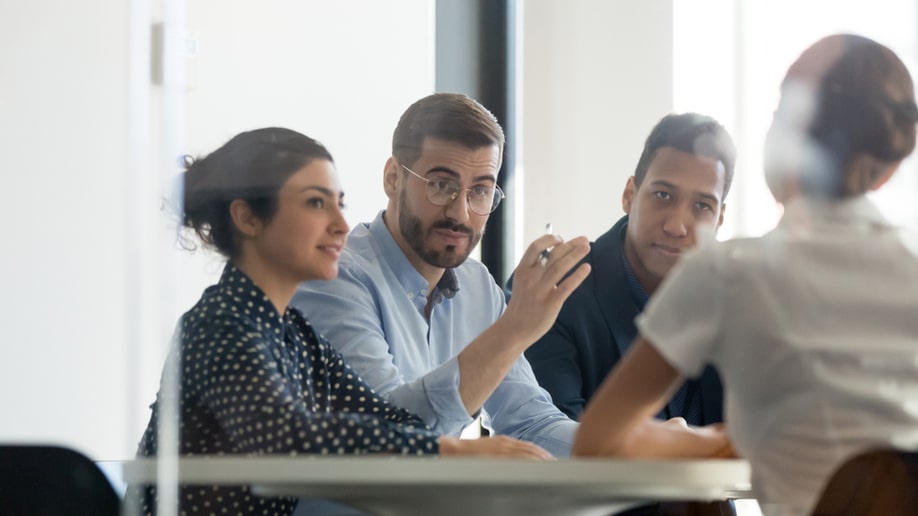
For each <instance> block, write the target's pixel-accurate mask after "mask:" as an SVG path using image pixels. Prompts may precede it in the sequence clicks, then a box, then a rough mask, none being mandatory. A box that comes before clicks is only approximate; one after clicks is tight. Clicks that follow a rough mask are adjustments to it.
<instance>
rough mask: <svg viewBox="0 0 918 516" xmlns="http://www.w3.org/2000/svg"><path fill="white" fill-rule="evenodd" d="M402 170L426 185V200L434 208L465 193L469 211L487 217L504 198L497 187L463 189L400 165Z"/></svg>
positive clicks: (439, 178)
mask: <svg viewBox="0 0 918 516" xmlns="http://www.w3.org/2000/svg"><path fill="white" fill-rule="evenodd" d="M402 168H403V169H405V170H407V171H408V172H410V173H411V175H413V176H414V177H416V178H418V179H420V180H421V181H424V182H425V183H427V188H426V189H425V191H426V192H427V200H428V201H430V204H433V205H434V206H446V205H447V204H450V203H451V202H453V201H455V200H456V198H457V197H459V194H460V193H462V192H463V191H465V192H466V199H467V200H468V203H469V210H471V211H472V213H474V214H476V215H489V214H491V213H493V212H494V210H496V209H497V206H498V205H500V201H501V199H503V198H504V197H505V195H504V192H503V191H502V190H501V189H500V187H499V186H497V185H494V186H487V185H475V186H473V187H471V188H463V187H462V185H460V184H459V183H458V182H456V181H455V180H454V179H451V178H447V177H435V178H434V179H427V178H426V177H424V176H421V175H420V174H418V173H417V172H415V171H414V170H411V169H410V168H408V167H406V166H405V165H402Z"/></svg>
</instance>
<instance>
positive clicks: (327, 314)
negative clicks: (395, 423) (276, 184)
mask: <svg viewBox="0 0 918 516" xmlns="http://www.w3.org/2000/svg"><path fill="white" fill-rule="evenodd" d="M382 214H383V212H380V213H379V214H378V215H377V216H376V218H375V219H374V220H373V222H371V223H369V224H367V223H363V224H359V225H358V226H357V227H355V228H354V230H353V231H352V232H351V234H350V235H349V236H348V242H347V246H346V247H345V249H344V251H343V252H342V254H341V259H340V261H339V274H338V279H335V280H330V281H310V282H307V283H303V284H302V285H301V286H300V288H299V290H298V291H297V294H296V296H294V299H293V305H294V306H296V307H297V308H299V309H300V310H302V311H303V313H304V314H306V317H308V318H309V320H310V321H312V323H313V326H314V327H315V328H317V329H318V330H319V331H320V332H321V333H322V334H323V335H324V336H325V337H326V338H327V339H328V340H329V341H330V342H331V344H332V345H333V346H334V347H335V348H337V349H338V351H339V352H341V354H342V355H344V357H345V360H346V361H347V363H348V364H349V365H350V366H351V367H352V368H354V369H356V370H357V372H358V373H359V374H360V376H361V377H362V378H363V379H364V380H365V381H366V382H367V383H369V384H370V385H371V386H372V387H373V388H374V389H376V391H377V392H379V393H381V394H382V395H383V396H385V397H386V398H387V399H388V400H389V401H390V402H391V403H393V404H395V405H397V406H400V407H404V408H406V409H408V410H410V411H411V412H414V413H415V414H417V415H419V416H421V418H422V419H423V420H424V422H425V423H427V424H428V425H429V426H430V427H431V428H433V429H434V430H435V431H437V432H439V433H442V434H448V435H458V434H459V432H461V430H462V429H463V428H464V427H465V426H466V425H468V424H469V423H471V422H472V421H473V420H474V418H473V416H470V415H469V414H468V412H466V410H465V406H464V405H463V404H462V399H461V398H460V396H459V363H458V358H457V356H458V354H459V352H460V351H462V349H463V348H465V346H467V345H468V344H469V343H470V342H471V341H472V340H474V339H475V338H476V337H478V335H480V334H481V333H482V332H483V331H484V330H485V329H487V328H488V327H489V326H491V324H493V323H494V321H496V320H497V318H498V317H500V315H501V314H502V313H503V311H504V308H505V306H506V304H505V301H504V295H503V292H502V291H501V289H500V287H498V286H497V284H496V283H495V282H494V280H493V278H492V277H491V275H490V274H489V273H488V270H487V268H485V266H484V265H483V264H482V263H481V262H479V261H477V260H473V259H471V258H470V259H468V260H466V261H465V262H464V263H463V264H462V265H460V266H459V267H456V268H454V269H448V270H447V272H446V274H445V275H444V279H443V280H442V281H441V282H440V285H438V287H437V288H438V290H440V292H438V293H435V296H434V297H435V299H437V302H436V303H435V305H434V306H433V308H432V310H431V313H430V322H429V323H428V321H427V319H426V318H425V317H424V309H425V307H426V305H427V297H428V294H429V292H428V286H427V280H425V279H424V277H423V276H421V274H420V273H419V272H418V271H417V270H416V269H415V268H414V266H412V265H411V263H410V262H409V261H408V258H407V257H406V256H405V254H404V253H403V252H402V250H401V248H399V246H398V244H397V243H396V242H395V239H393V238H392V235H391V234H390V233H389V230H388V228H386V225H385V222H384V221H383V218H382ZM453 275H454V276H453ZM453 280H455V281H454V282H453ZM456 287H458V288H456ZM450 296H451V297H450ZM476 415H477V414H476ZM482 416H483V421H484V424H485V426H487V427H488V428H491V429H492V430H493V431H494V432H495V433H496V434H499V435H508V436H511V437H516V438H518V439H522V440H525V441H530V442H533V443H535V444H538V445H539V446H542V447H543V448H545V449H546V450H548V451H549V452H550V453H552V454H553V455H555V456H557V457H567V456H568V455H569V454H570V448H571V444H572V443H573V440H574V434H575V432H576V430H577V423H576V422H574V421H572V420H570V419H569V418H568V417H567V416H565V415H564V414H563V413H562V412H561V411H559V410H558V409H557V408H556V407H555V406H554V404H552V402H551V397H550V396H549V394H548V393H547V392H546V391H545V390H544V389H542V388H541V387H539V384H538V382H537V381H536V379H535V375H533V373H532V368H531V367H530V366H529V363H528V362H527V361H526V359H525V358H523V357H522V356H521V357H520V358H519V359H517V361H516V362H515V363H514V364H513V367H512V368H511V369H510V372H509V373H507V376H506V377H504V379H503V381H501V383H500V385H499V386H498V387H497V389H496V390H495V391H494V393H492V394H491V396H490V398H488V400H487V401H486V402H485V404H484V410H483V414H482Z"/></svg>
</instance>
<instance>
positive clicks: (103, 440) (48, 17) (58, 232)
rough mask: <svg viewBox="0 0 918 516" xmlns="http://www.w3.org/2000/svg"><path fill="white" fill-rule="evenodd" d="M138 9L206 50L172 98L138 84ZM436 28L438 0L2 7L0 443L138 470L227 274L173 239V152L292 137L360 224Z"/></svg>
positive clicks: (15, 1)
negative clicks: (200, 314)
mask: <svg viewBox="0 0 918 516" xmlns="http://www.w3.org/2000/svg"><path fill="white" fill-rule="evenodd" d="M176 5H177V6H179V10H180V11H181V12H179V13H178V14H179V15H178V16H176V14H175V10H174V7H175V6H176ZM131 6H133V8H134V10H135V11H130V10H129V8H131ZM169 6H171V8H172V9H173V10H172V11H171V14H170V7H169ZM137 9H140V10H141V11H142V12H141V14H140V16H141V23H140V24H139V26H140V27H141V28H142V30H148V28H149V25H151V24H152V23H153V22H154V21H159V20H161V19H162V18H163V17H164V16H165V17H170V16H171V17H172V18H175V17H178V18H181V17H185V18H186V19H187V26H188V28H189V29H191V30H192V31H193V32H194V33H195V34H196V36H197V41H198V44H199V52H198V59H197V61H196V63H194V64H191V65H190V67H189V70H190V71H191V73H190V74H189V76H190V77H191V78H192V80H191V84H190V88H189V90H188V91H187V93H184V94H181V95H180V96H179V97H178V98H176V97H170V96H169V95H164V92H163V89H162V87H160V86H152V85H150V84H148V83H144V84H137V83H136V78H137V77H145V78H146V79H149V77H147V76H144V71H145V70H147V69H148V67H149V55H147V54H143V55H140V56H139V57H138V56H130V55H129V49H130V48H134V47H136V46H137V45H138V41H139V42H141V43H142V42H145V41H148V40H147V39H145V37H146V34H143V35H142V37H140V38H139V39H136V38H135V39H131V33H130V27H131V23H130V20H131V18H130V16H129V15H130V14H131V12H136V10H137ZM145 15H146V18H148V22H144V20H143V17H144V16H145ZM172 18H170V19H172ZM134 19H136V17H135V18H134ZM432 20H433V2H432V0H389V1H378V0H343V1H335V2H327V1H321V0H311V1H300V0H266V1H261V2H250V1H245V0H195V1H193V2H188V3H187V8H186V6H185V5H184V3H183V2H171V3H169V4H167V6H166V7H164V6H163V4H162V3H161V2H160V3H150V2H143V1H135V2H133V3H129V2H125V1H123V0H96V1H93V2H71V1H69V0H43V1H41V2H29V1H25V0H7V1H4V2H0V113H2V116H0V156H3V164H2V170H3V179H4V187H5V192H6V196H5V199H4V202H3V203H0V206H2V207H0V210H2V215H3V220H5V221H7V224H6V235H7V244H6V245H5V246H4V251H3V253H0V256H2V258H0V260H2V262H0V264H2V266H0V284H2V285H3V290H2V294H0V328H2V329H3V339H2V342H3V344H2V346H3V352H4V353H3V354H4V359H3V360H0V412H2V413H3V417H2V423H0V442H2V441H44V442H54V443H62V444H66V445H70V446H74V447H76V448H78V449H81V450H83V451H84V452H86V453H88V454H89V455H90V456H92V457H93V458H96V459H113V458H121V457H126V456H128V455H131V454H133V452H134V450H135V448H136V443H137V441H138V440H139V438H140V434H141V432H142V429H143V426H144V425H145V423H146V420H147V418H148V417H149V410H148V409H147V405H149V403H150V402H152V401H153V399H154V395H155V393H156V389H157V385H158V377H159V373H160V370H161V367H162V360H163V356H164V353H165V349H166V346H167V340H168V335H169V333H170V332H171V327H172V325H173V324H174V321H175V319H176V318H177V317H178V316H179V315H180V313H181V312H182V311H184V310H186V309H187V308H188V307H189V306H190V305H191V304H192V303H193V302H194V301H195V300H196V299H197V297H198V296H199V295H200V291H201V289H202V288H203V286H204V285H206V284H209V283H210V282H212V281H213V279H214V277H215V275H216V274H217V273H219V270H220V263H219V260H217V259H215V258H213V257H212V256H210V257H209V256H207V255H203V254H201V253H200V252H199V253H198V254H197V255H194V256H189V255H187V253H184V252H183V251H179V250H177V249H175V248H174V246H173V245H172V244H171V242H169V241H168V239H167V238H166V237H167V236H168V235H170V231H171V230H173V229H174V225H173V222H174V221H173V220H172V219H170V218H169V217H167V216H166V215H165V214H164V213H162V212H161V211H160V204H161V200H162V196H163V193H162V191H160V190H159V185H160V184H161V183H165V182H167V181H168V180H169V178H170V177H171V176H172V175H173V174H175V173H176V172H177V169H176V167H175V166H174V163H175V156H174V155H173V152H172V150H175V149H173V148H172V147H173V145H170V141H172V140H174V139H176V138H178V140H179V141H178V144H177V145H175V147H180V149H179V150H180V151H181V152H187V153H190V154H201V153H206V152H209V151H211V150H213V149H214V148H216V146H218V145H220V144H222V143H223V142H225V141H226V140H227V139H229V138H230V137H231V136H232V135H233V134H235V133H237V132H239V131H242V130H246V129H252V128H255V127H259V126H266V125H284V126H289V127H291V128H293V129H297V130H300V131H302V132H304V133H306V134H309V135H310V136H314V137H316V138H318V139H319V140H321V141H322V142H323V143H325V144H326V145H327V146H328V147H329V149H330V150H331V152H332V154H333V155H334V156H335V157H336V160H337V165H338V170H339V173H340V175H341V179H342V183H343V186H344V188H345V191H346V192H347V195H346V200H347V203H348V204H349V205H350V208H349V210H348V214H347V217H348V220H349V221H350V222H351V223H356V222H357V221H360V220H366V219H369V218H371V217H372V216H373V215H374V214H375V212H376V211H377V210H378V209H380V208H381V207H383V206H384V197H383V194H382V188H381V180H382V174H381V171H382V166H383V163H384V161H385V159H386V158H387V157H388V154H389V150H388V149H389V144H390V141H391V134H392V130H393V128H394V126H395V123H396V121H397V119H398V116H399V115H400V114H401V112H402V111H403V110H404V109H405V108H406V107H407V106H408V104H410V103H411V102H412V101H414V100H415V99H417V98H419V97H421V96H423V95H426V94H427V93H430V92H431V91H432V88H433V81H434V79H433V77H434V70H433V62H432V56H433V32H432V25H431V23H432ZM132 45H133V47H132ZM140 46H141V47H142V44H141V45H140ZM138 59H139V60H140V61H142V62H141V63H140V64H139V66H138ZM173 59H175V57H173ZM132 80H133V81H135V82H131V81H132ZM129 99H130V100H129ZM138 135H139V136H141V140H142V141H139V142H138V141H134V140H131V141H129V139H130V138H132V137H134V138H136V137H137V136H138ZM128 148H130V149H131V151H132V153H137V154H136V155H133V154H132V155H131V156H129V155H128V153H127V149H128ZM163 149H170V151H169V152H168V153H167V154H165V155H164V154H162V151H163ZM137 156H141V158H139V159H138V157H137ZM137 189H140V190H141V191H140V192H138V191H137ZM171 286H177V287H178V288H177V289H176V290H174V291H173V290H172V289H171Z"/></svg>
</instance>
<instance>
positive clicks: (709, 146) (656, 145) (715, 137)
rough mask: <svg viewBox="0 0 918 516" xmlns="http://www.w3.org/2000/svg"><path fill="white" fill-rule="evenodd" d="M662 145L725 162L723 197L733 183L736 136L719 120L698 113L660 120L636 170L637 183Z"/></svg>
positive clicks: (670, 116) (675, 115)
mask: <svg viewBox="0 0 918 516" xmlns="http://www.w3.org/2000/svg"><path fill="white" fill-rule="evenodd" d="M662 147H671V148H673V149H676V150H679V151H682V152H687V153H689V154H694V155H695V156H707V157H709V158H714V159H716V160H718V161H720V162H721V163H723V165H724V199H726V198H727V192H729V191H730V183H732V182H733V168H734V166H735V164H736V147H735V146H734V145H733V139H732V138H731V137H730V135H729V134H728V133H727V130H726V129H724V127H723V126H722V125H720V123H719V122H718V121H717V120H714V119H713V118H711V117H709V116H706V115H700V114H698V113H682V114H672V115H666V116H664V117H663V119H661V120H660V121H659V122H657V125H656V126H654V128H653V130H651V131H650V135H649V136H648V137H647V141H646V142H645V143H644V152H642V153H641V159H639V160H638V164H637V168H635V170H634V184H635V186H637V187H640V186H641V182H642V181H643V180H644V176H645V175H647V169H648V168H649V167H650V162H651V161H653V158H654V156H655V155H656V153H657V150H658V149H660V148H662Z"/></svg>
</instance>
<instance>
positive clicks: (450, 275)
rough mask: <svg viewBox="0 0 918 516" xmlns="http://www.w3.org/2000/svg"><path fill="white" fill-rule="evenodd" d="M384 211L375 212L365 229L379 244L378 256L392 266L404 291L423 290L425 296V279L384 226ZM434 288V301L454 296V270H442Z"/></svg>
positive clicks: (455, 284) (457, 280)
mask: <svg viewBox="0 0 918 516" xmlns="http://www.w3.org/2000/svg"><path fill="white" fill-rule="evenodd" d="M385 213H386V212H385V210H383V211H380V212H379V213H377V214H376V218H374V219H373V221H372V222H370V224H369V225H368V227H367V230H368V231H369V232H370V234H371V235H373V238H374V239H375V240H376V242H378V244H379V249H380V251H381V252H382V256H380V258H381V259H383V260H385V261H386V262H387V263H388V264H389V267H391V268H392V271H393V272H394V273H395V275H396V277H398V281H399V283H401V285H402V287H404V288H405V290H406V291H408V292H416V293H422V292H423V295H424V296H426V295H427V280H426V279H425V278H424V276H422V275H421V273H420V272H418V270H417V269H415V268H414V265H412V264H411V262H410V261H408V257H407V256H405V253H404V251H402V248H401V247H399V246H398V242H396V241H395V238H394V237H393V236H392V233H390V232H389V228H388V227H386V222H385V219H384V218H383V216H384V215H385ZM436 288H437V292H435V294H434V297H433V298H432V299H433V301H434V302H437V301H439V300H440V299H442V298H446V299H450V298H452V297H453V296H455V295H456V293H457V292H459V279H458V277H457V276H456V271H454V270H453V269H446V270H445V271H444V272H443V277H441V278H440V281H439V282H437V286H436Z"/></svg>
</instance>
